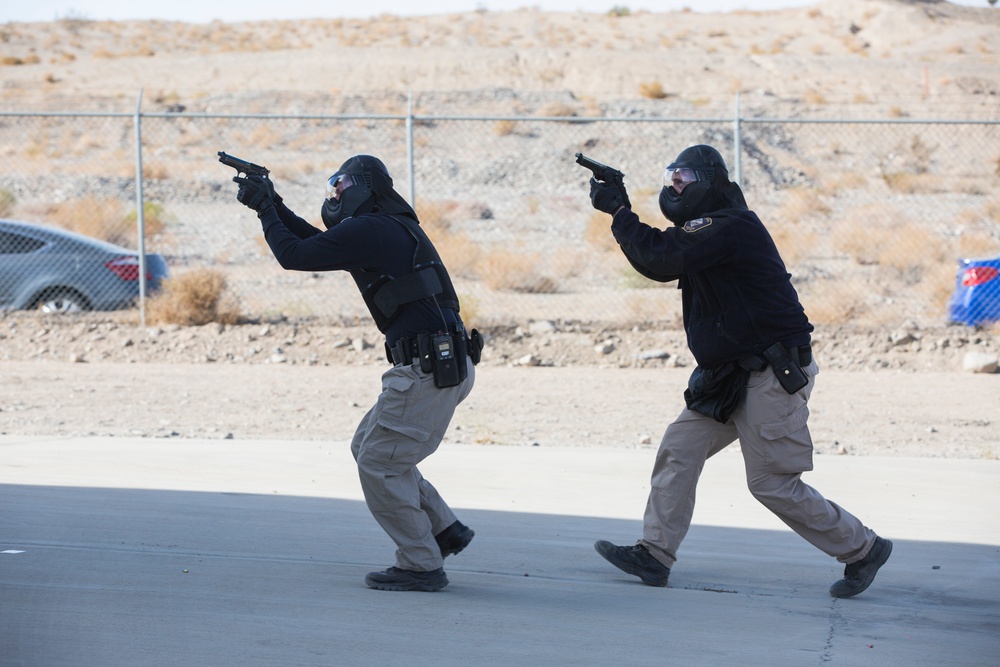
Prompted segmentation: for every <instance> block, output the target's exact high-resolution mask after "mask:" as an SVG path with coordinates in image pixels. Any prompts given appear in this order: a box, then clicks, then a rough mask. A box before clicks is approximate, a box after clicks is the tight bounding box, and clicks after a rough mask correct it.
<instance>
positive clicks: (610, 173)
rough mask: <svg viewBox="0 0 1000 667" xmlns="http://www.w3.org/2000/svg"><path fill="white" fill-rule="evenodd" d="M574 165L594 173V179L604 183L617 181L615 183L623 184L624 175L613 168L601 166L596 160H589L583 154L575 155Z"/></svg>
mask: <svg viewBox="0 0 1000 667" xmlns="http://www.w3.org/2000/svg"><path fill="white" fill-rule="evenodd" d="M576 163H577V164H578V165H581V166H583V167H586V168H587V169H589V170H591V171H592V172H594V178H596V179H597V180H599V181H602V182H604V183H608V182H609V181H613V180H615V179H618V181H617V182H619V183H621V182H623V180H624V178H625V174H623V173H621V172H620V171H618V170H617V169H615V168H614V167H609V166H608V165H606V164H601V163H600V162H598V161H597V160H591V159H590V158H589V157H587V156H586V155H584V154H583V153H577V154H576Z"/></svg>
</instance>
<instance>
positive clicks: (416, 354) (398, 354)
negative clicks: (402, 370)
mask: <svg viewBox="0 0 1000 667" xmlns="http://www.w3.org/2000/svg"><path fill="white" fill-rule="evenodd" d="M386 349H387V350H388V352H389V357H390V359H389V361H391V362H392V363H393V365H395V366H399V365H401V364H411V363H413V360H414V359H419V358H420V348H419V346H418V345H417V338H416V336H414V337H410V336H403V337H402V338H400V339H399V340H398V341H396V344H395V345H393V346H392V347H389V346H388V345H386Z"/></svg>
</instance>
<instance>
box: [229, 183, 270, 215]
mask: <svg viewBox="0 0 1000 667" xmlns="http://www.w3.org/2000/svg"><path fill="white" fill-rule="evenodd" d="M233 182H234V183H239V186H240V189H239V190H238V191H237V192H236V199H237V200H238V201H239V202H240V203H241V204H243V205H244V206H246V207H247V208H249V209H251V210H254V211H256V212H257V215H258V216H259V215H260V214H261V213H263V212H264V211H266V210H267V209H269V208H273V207H274V202H273V201H272V200H271V189H272V186H269V185H268V180H267V179H266V178H264V177H263V176H256V175H255V176H247V177H246V178H242V177H240V176H234V177H233Z"/></svg>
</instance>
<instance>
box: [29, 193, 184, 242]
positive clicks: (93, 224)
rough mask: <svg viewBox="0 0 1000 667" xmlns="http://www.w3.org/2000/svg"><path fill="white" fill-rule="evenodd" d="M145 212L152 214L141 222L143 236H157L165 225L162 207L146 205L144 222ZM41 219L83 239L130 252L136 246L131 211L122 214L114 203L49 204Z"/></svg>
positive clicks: (122, 209) (85, 200) (86, 200)
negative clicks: (97, 240) (93, 240)
mask: <svg viewBox="0 0 1000 667" xmlns="http://www.w3.org/2000/svg"><path fill="white" fill-rule="evenodd" d="M146 212H150V213H152V215H150V217H149V218H148V219H146V220H145V222H146V225H145V229H146V234H147V236H152V235H155V234H159V233H161V232H162V231H163V229H164V227H165V225H166V220H165V218H166V214H165V212H164V211H163V207H162V205H160V204H157V203H154V202H148V203H147V204H146V209H145V210H144V219H145V213H146ZM45 216H46V218H48V219H49V220H50V221H52V222H53V223H54V224H56V225H58V226H60V227H63V228H65V229H69V230H71V231H74V232H77V233H79V234H83V235H85V236H90V237H92V238H97V239H103V240H105V241H108V242H109V243H115V244H118V245H122V246H127V247H130V248H135V247H136V246H137V245H138V244H137V238H138V237H137V232H136V227H135V211H134V210H133V211H132V212H131V213H126V212H125V205H124V204H123V203H122V202H121V201H119V200H117V199H102V198H99V197H95V196H93V195H88V196H86V197H84V198H83V199H75V200H70V201H65V202H60V203H58V204H52V205H50V206H49V207H48V208H47V209H46V211H45Z"/></svg>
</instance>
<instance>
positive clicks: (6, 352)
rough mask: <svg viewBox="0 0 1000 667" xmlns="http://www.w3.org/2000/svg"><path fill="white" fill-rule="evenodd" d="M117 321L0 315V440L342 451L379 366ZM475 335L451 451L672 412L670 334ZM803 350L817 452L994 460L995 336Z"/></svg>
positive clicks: (207, 332)
mask: <svg viewBox="0 0 1000 667" xmlns="http://www.w3.org/2000/svg"><path fill="white" fill-rule="evenodd" d="M129 317H130V316H128V315H121V316H119V317H118V318H112V317H110V316H107V315H96V314H88V315H80V316H70V317H57V318H52V317H44V316H39V315H34V314H17V315H12V314H8V315H6V316H5V317H3V318H2V319H0V434H3V435H8V436H11V435H13V436H85V435H98V436H136V435H139V436H145V437H167V438H171V437H173V438H231V439H234V440H237V441H238V440H244V439H263V438H266V439H279V440H333V441H347V440H349V438H350V437H351V435H352V434H353V432H354V428H355V426H356V424H357V422H358V421H359V420H360V419H361V417H362V415H363V414H364V412H365V411H366V410H367V408H368V407H369V405H370V404H371V403H372V402H373V401H374V399H375V397H376V396H377V394H378V391H379V375H380V374H381V372H382V370H384V368H385V360H384V357H383V356H382V351H381V342H379V339H378V332H377V331H375V330H374V329H373V328H368V327H359V326H354V327H351V326H334V325H322V324H317V323H309V322H299V323H296V322H290V321H281V322H256V323H252V324H243V325H237V326H219V325H209V326H203V327H176V326H168V327H147V328H142V327H139V326H138V325H136V324H135V323H130V322H129V321H128V318H129ZM131 317H134V316H131ZM486 333H487V337H488V339H489V343H488V345H487V348H486V351H485V354H484V360H483V362H482V363H481V364H480V366H479V368H478V377H477V385H476V389H475V390H474V391H473V393H472V395H471V397H470V398H469V400H468V401H467V402H466V404H464V405H463V406H462V407H461V408H460V409H459V412H458V414H457V415H456V418H455V420H454V422H453V425H452V429H451V431H450V432H449V439H451V440H452V441H457V442H467V443H483V444H487V443H488V444H502V445H511V446H533V445H537V446H549V447H593V446H610V447H629V448H632V447H648V448H654V447H655V446H656V445H657V444H658V442H659V438H660V436H661V434H662V431H663V429H664V428H665V427H666V425H667V423H668V422H669V421H670V420H672V419H673V417H674V416H675V415H676V414H677V412H678V411H679V410H680V409H681V407H682V392H683V390H684V387H685V384H686V381H687V377H688V374H689V373H690V369H691V366H692V361H691V359H690V356H689V355H688V353H687V351H686V349H685V348H684V345H683V341H682V337H681V332H677V331H658V330H629V331H609V330H601V329H592V328H589V327H587V326H586V325H583V324H572V325H571V324H566V323H558V322H555V323H554V322H545V321H542V322H532V323H525V324H524V325H522V326H517V325H512V326H511V327H509V328H506V329H495V330H490V331H487V332H486ZM815 349H816V355H817V359H818V361H819V364H820V367H821V373H820V377H819V378H818V381H817V388H816V391H815V393H814V395H813V400H812V402H811V408H812V418H811V420H810V427H811V429H812V431H813V436H814V439H815V442H816V450H817V452H818V453H820V454H829V455H849V456H851V455H878V456H917V457H949V458H973V459H981V458H988V459H995V458H997V457H998V456H1000V443H998V439H997V438H996V424H997V417H996V415H998V414H1000V384H998V383H1000V374H997V373H996V372H995V371H994V372H977V373H974V372H971V371H967V370H963V363H964V362H965V361H966V360H967V359H969V358H972V357H975V358H978V359H984V360H986V361H987V362H989V360H991V359H992V362H993V365H992V368H993V369H995V365H996V359H997V355H998V352H1000V338H998V336H997V335H996V334H994V333H991V332H988V331H976V330H972V329H968V328H965V327H947V328H942V329H940V330H934V331H928V330H917V329H913V328H907V327H901V328H899V329H896V330H892V331H884V332H850V331H847V330H831V331H826V330H821V331H818V332H817V336H816V341H815ZM990 368H991V367H990V366H989V365H987V366H986V368H985V370H990Z"/></svg>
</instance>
